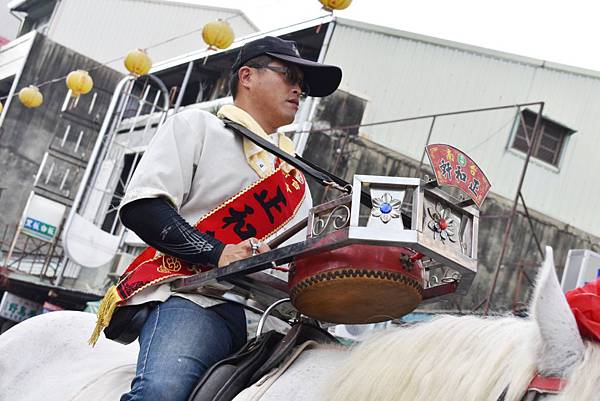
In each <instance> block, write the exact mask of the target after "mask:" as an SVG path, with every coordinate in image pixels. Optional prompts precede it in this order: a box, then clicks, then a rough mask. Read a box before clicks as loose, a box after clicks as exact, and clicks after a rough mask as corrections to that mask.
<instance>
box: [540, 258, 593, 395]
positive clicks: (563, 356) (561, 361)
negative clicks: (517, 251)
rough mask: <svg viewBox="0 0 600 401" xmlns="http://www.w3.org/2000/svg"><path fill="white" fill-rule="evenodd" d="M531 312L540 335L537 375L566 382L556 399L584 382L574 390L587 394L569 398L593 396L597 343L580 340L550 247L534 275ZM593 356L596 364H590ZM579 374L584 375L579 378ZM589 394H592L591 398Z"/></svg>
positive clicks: (570, 392)
mask: <svg viewBox="0 0 600 401" xmlns="http://www.w3.org/2000/svg"><path fill="white" fill-rule="evenodd" d="M531 315H532V316H533V319H534V321H535V322H536V323H537V325H538V327H539V331H540V335H541V346H540V348H539V350H538V358H537V369H538V372H539V374H540V376H545V377H556V378H562V379H564V380H565V381H566V386H567V387H565V389H564V392H563V393H562V394H559V396H558V397H557V398H559V399H567V398H566V396H567V394H566V393H569V394H573V395H574V394H576V393H575V392H572V390H574V387H581V385H582V383H581V382H583V384H584V387H585V389H584V388H579V389H577V391H578V392H579V391H584V392H589V393H590V396H587V397H586V396H585V395H584V394H578V395H580V396H578V397H576V398H572V399H580V400H588V399H589V400H592V399H596V396H597V394H598V391H599V390H600V388H598V387H599V385H598V381H599V379H600V371H599V370H598V366H600V365H598V364H597V363H598V362H600V360H599V359H597V358H598V357H599V356H600V346H598V344H594V343H591V342H584V340H583V339H582V337H581V335H580V333H579V330H578V328H577V322H576V321H575V317H574V315H573V313H572V311H571V309H570V307H569V304H568V303H567V299H566V298H565V295H564V294H563V292H562V290H561V288H560V285H559V282H558V277H557V275H556V270H555V268H554V258H553V252H552V248H550V247H546V258H545V260H544V263H543V266H542V268H541V269H540V273H539V275H538V278H537V283H536V288H535V293H534V296H533V301H532V304H531ZM594 359H595V363H594V364H592V361H593V360H594ZM594 365H595V366H594ZM582 375H583V376H586V377H585V378H582V377H581V376H582ZM593 387H595V388H593ZM592 393H595V395H594V396H593V398H591V397H592V395H591V394H592ZM563 397H565V398H563ZM568 399H571V398H568Z"/></svg>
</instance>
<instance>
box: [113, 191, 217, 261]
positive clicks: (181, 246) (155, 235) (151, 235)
mask: <svg viewBox="0 0 600 401" xmlns="http://www.w3.org/2000/svg"><path fill="white" fill-rule="evenodd" d="M120 218H121V222H122V223H123V225H124V226H125V227H127V228H129V229H130V230H132V231H133V232H135V233H136V234H137V235H138V236H139V237H140V238H141V239H142V240H143V241H144V242H145V243H147V244H148V245H150V246H151V247H153V248H155V249H157V250H159V251H160V252H163V253H166V254H168V255H171V256H174V257H176V258H179V259H182V260H184V261H186V262H188V263H191V264H198V265H205V266H206V265H209V266H217V264H218V262H219V258H220V257H221V253H222V252H223V248H225V244H223V243H222V242H221V241H219V240H217V239H215V238H213V237H212V236H210V235H208V234H206V233H203V232H200V231H198V230H197V229H196V228H195V227H192V226H191V225H190V224H189V223H188V222H187V221H185V220H184V219H183V217H181V215H179V213H178V212H177V210H175V208H173V206H172V205H171V204H170V203H169V202H168V201H167V200H165V199H163V198H147V199H139V200H136V201H133V202H131V203H128V204H127V205H125V206H123V207H122V208H121V211H120Z"/></svg>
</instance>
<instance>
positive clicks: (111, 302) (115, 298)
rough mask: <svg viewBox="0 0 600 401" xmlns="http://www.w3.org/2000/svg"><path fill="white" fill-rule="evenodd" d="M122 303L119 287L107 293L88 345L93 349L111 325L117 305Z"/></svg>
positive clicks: (101, 302) (99, 309) (112, 288)
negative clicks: (101, 334) (103, 332)
mask: <svg viewBox="0 0 600 401" xmlns="http://www.w3.org/2000/svg"><path fill="white" fill-rule="evenodd" d="M120 301H121V297H119V293H118V292H117V287H116V286H114V285H113V286H112V287H110V288H109V289H108V291H106V294H105V295H104V298H102V301H100V306H99V307H98V313H97V314H96V316H97V317H98V318H97V320H96V327H94V331H93V333H92V335H91V337H90V339H89V340H88V343H89V344H90V345H91V346H92V347H93V346H94V345H96V342H97V341H98V338H100V333H101V332H102V330H104V328H105V327H106V326H108V324H109V323H110V319H112V315H113V313H114V312H115V309H116V308H117V304H118V303H119V302H120Z"/></svg>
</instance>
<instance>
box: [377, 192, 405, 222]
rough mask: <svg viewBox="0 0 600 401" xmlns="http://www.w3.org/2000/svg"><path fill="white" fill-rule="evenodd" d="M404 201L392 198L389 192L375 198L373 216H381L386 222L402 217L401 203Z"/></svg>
mask: <svg viewBox="0 0 600 401" xmlns="http://www.w3.org/2000/svg"><path fill="white" fill-rule="evenodd" d="M401 204H402V201H401V200H399V199H394V198H392V195H390V194H388V193H387V192H386V193H384V194H383V196H382V197H381V198H373V209H371V216H373V217H379V218H380V219H381V221H383V222H384V223H388V222H389V221H390V220H392V219H395V218H398V217H400V205H401Z"/></svg>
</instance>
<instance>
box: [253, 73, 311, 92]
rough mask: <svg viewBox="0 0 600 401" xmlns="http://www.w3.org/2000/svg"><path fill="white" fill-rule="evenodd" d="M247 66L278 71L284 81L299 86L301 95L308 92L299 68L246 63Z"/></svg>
mask: <svg viewBox="0 0 600 401" xmlns="http://www.w3.org/2000/svg"><path fill="white" fill-rule="evenodd" d="M247 67H251V68H257V69H259V68H265V69H267V70H271V71H274V72H278V73H280V74H282V75H283V78H284V79H285V81H286V82H287V83H289V84H290V85H298V86H299V87H300V90H301V91H302V93H301V95H302V96H307V94H308V93H309V90H310V88H309V86H308V84H307V83H306V82H304V80H303V79H302V76H300V70H298V69H297V68H290V67H287V66H281V67H280V66H277V65H247Z"/></svg>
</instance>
